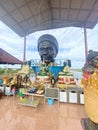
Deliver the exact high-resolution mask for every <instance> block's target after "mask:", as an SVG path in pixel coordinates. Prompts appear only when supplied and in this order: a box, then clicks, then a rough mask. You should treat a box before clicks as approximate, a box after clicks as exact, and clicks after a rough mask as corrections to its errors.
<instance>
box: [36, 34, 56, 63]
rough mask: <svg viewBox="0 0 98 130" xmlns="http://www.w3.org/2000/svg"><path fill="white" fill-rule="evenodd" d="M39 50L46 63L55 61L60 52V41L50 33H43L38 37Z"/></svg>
mask: <svg viewBox="0 0 98 130" xmlns="http://www.w3.org/2000/svg"><path fill="white" fill-rule="evenodd" d="M38 51H39V54H40V57H41V61H44V62H45V63H50V62H54V61H55V57H56V55H57V54H58V42H57V40H56V38H55V37H53V36H52V35H49V34H45V35H42V36H41V37H40V38H39V39H38Z"/></svg>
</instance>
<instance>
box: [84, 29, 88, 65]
mask: <svg viewBox="0 0 98 130" xmlns="http://www.w3.org/2000/svg"><path fill="white" fill-rule="evenodd" d="M84 40H85V58H86V64H87V63H88V60H87V56H88V46H87V32H86V28H85V27H84Z"/></svg>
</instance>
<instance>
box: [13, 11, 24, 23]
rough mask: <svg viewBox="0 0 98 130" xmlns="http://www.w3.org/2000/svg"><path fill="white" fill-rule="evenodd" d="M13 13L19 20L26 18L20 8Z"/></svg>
mask: <svg viewBox="0 0 98 130" xmlns="http://www.w3.org/2000/svg"><path fill="white" fill-rule="evenodd" d="M11 15H12V16H13V18H14V19H15V20H16V21H17V22H21V21H22V20H23V19H24V17H23V15H22V14H21V13H20V11H19V10H15V11H13V12H12V13H11Z"/></svg>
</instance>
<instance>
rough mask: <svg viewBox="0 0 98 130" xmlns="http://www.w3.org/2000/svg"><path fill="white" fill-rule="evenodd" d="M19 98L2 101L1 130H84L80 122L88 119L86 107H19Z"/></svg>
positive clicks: (74, 105)
mask: <svg viewBox="0 0 98 130" xmlns="http://www.w3.org/2000/svg"><path fill="white" fill-rule="evenodd" d="M18 100H19V98H18V97H16V98H15V100H13V97H12V96H10V97H8V98H7V97H6V96H5V97H2V99H0V130H83V129H82V126H81V123H80V120H81V118H84V117H86V114H85V110H84V105H77V104H66V103H60V107H58V103H57V101H55V103H54V105H52V106H50V105H48V104H47V103H46V104H45V105H44V104H43V103H41V104H40V105H39V107H38V109H37V110H36V108H32V107H28V106H21V105H17V103H18Z"/></svg>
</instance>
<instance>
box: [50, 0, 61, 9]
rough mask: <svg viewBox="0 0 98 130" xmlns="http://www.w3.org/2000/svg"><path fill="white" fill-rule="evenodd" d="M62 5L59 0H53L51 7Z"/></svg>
mask: <svg viewBox="0 0 98 130" xmlns="http://www.w3.org/2000/svg"><path fill="white" fill-rule="evenodd" d="M59 6H60V1H59V0H51V7H53V8H58V7H59Z"/></svg>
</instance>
